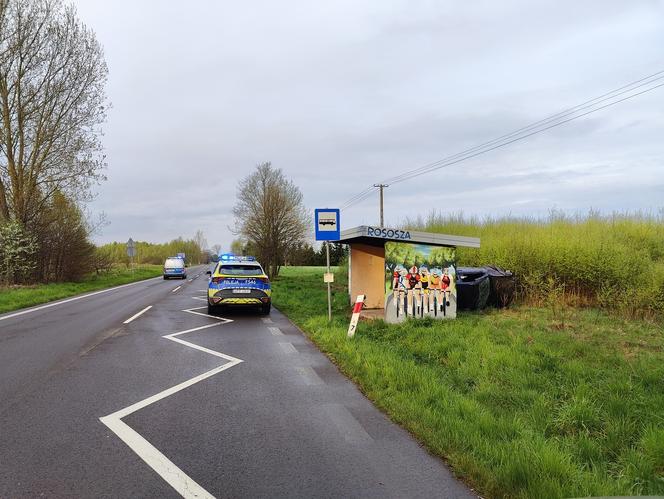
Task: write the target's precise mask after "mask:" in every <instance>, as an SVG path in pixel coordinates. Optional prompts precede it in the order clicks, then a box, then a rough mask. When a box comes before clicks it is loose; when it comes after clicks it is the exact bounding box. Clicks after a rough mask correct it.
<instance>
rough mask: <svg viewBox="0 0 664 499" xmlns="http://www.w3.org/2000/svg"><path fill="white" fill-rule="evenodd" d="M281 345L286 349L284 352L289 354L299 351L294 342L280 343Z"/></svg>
mask: <svg viewBox="0 0 664 499" xmlns="http://www.w3.org/2000/svg"><path fill="white" fill-rule="evenodd" d="M279 346H280V347H281V349H282V350H283V351H284V353H287V354H291V353H297V350H295V347H294V346H293V344H292V343H279Z"/></svg>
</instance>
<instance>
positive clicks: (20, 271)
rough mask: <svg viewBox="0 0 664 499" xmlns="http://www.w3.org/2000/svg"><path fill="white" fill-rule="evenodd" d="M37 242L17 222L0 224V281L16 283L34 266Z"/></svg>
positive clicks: (25, 276) (28, 273)
mask: <svg viewBox="0 0 664 499" xmlns="http://www.w3.org/2000/svg"><path fill="white" fill-rule="evenodd" d="M36 252H37V243H36V241H35V237H34V236H33V235H31V234H30V233H28V232H27V231H26V230H25V228H24V227H23V226H22V225H21V224H20V223H18V222H16V221H14V222H7V223H4V224H0V281H1V282H3V283H5V284H16V283H18V282H22V281H24V280H25V279H26V278H27V277H28V276H29V275H30V273H31V272H32V271H33V270H34V268H35V254H36Z"/></svg>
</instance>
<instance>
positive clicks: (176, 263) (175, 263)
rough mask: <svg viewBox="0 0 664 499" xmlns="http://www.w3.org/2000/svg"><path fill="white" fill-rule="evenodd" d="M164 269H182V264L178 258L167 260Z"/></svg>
mask: <svg viewBox="0 0 664 499" xmlns="http://www.w3.org/2000/svg"><path fill="white" fill-rule="evenodd" d="M164 267H166V268H169V269H172V268H180V267H184V262H183V261H182V260H181V259H180V258H167V259H166V261H165V262H164Z"/></svg>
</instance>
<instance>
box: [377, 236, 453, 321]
mask: <svg viewBox="0 0 664 499" xmlns="http://www.w3.org/2000/svg"><path fill="white" fill-rule="evenodd" d="M456 304H457V293H456V248H449V247H443V246H428V245H424V244H406V243H395V242H387V243H385V321H386V322H401V321H403V320H405V319H406V318H407V317H411V318H423V317H433V318H435V319H452V318H454V317H456Z"/></svg>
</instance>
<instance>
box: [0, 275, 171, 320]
mask: <svg viewBox="0 0 664 499" xmlns="http://www.w3.org/2000/svg"><path fill="white" fill-rule="evenodd" d="M162 269H163V266H162V265H140V266H137V267H135V268H134V270H133V272H132V271H131V270H129V269H127V268H126V267H125V266H116V267H115V268H114V269H113V270H111V271H109V272H107V273H103V274H100V275H97V274H90V275H88V276H86V277H85V278H84V279H83V280H82V281H81V282H60V283H52V284H36V285H31V286H11V287H0V313H4V312H11V311H12V310H17V309H20V308H25V307H32V306H34V305H39V304H42V303H47V302H50V301H54V300H60V299H62V298H68V297H70V296H74V295H78V294H81V293H87V292H90V291H97V290H99V289H104V288H110V287H113V286H119V285H121V284H128V283H130V282H134V281H141V280H143V279H149V278H150V277H156V276H159V275H161V273H162V271H163V270H162Z"/></svg>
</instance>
